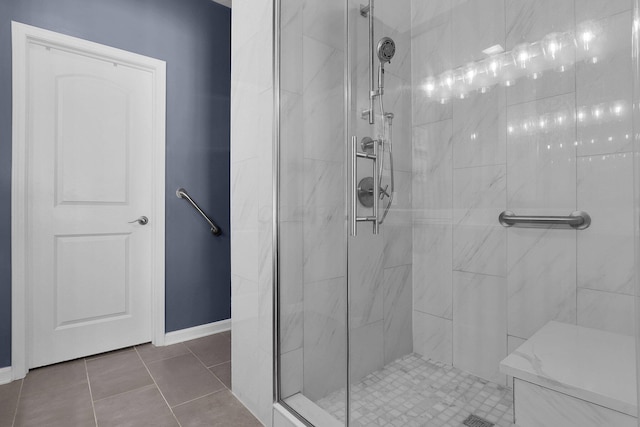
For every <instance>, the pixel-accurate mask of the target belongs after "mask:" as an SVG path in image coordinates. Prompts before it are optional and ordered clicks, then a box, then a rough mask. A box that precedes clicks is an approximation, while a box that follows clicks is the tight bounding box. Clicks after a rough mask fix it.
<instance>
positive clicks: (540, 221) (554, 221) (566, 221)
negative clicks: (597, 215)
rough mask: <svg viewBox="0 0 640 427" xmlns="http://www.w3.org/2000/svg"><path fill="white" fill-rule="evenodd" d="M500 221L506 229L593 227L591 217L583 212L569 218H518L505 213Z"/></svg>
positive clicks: (577, 228) (572, 214)
mask: <svg viewBox="0 0 640 427" xmlns="http://www.w3.org/2000/svg"><path fill="white" fill-rule="evenodd" d="M498 221H500V224H502V225H504V226H505V227H511V226H512V225H517V224H536V225H568V226H569V227H571V228H575V229H576V230H584V229H585V228H588V227H589V226H590V225H591V217H590V216H589V214H588V213H586V212H583V211H575V212H572V213H571V215H569V216H518V215H516V214H514V213H513V212H511V211H504V212H502V213H501V214H500V216H499V217H498Z"/></svg>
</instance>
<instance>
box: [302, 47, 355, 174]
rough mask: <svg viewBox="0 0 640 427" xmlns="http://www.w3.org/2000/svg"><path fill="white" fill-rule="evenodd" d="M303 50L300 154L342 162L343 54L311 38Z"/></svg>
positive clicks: (310, 157) (343, 150)
mask: <svg viewBox="0 0 640 427" xmlns="http://www.w3.org/2000/svg"><path fill="white" fill-rule="evenodd" d="M303 49H304V53H303V70H302V74H303V101H302V102H303V140H304V141H303V143H304V156H305V158H308V159H319V160H330V161H336V162H343V161H344V156H345V148H344V70H343V67H344V53H343V51H341V50H338V49H335V48H332V47H331V46H329V45H326V44H323V43H321V42H318V41H317V40H314V39H312V38H311V37H304V38H303Z"/></svg>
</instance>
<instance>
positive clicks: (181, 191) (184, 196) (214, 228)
mask: <svg viewBox="0 0 640 427" xmlns="http://www.w3.org/2000/svg"><path fill="white" fill-rule="evenodd" d="M176 196H178V198H180V199H185V200H186V201H188V202H189V203H191V206H193V207H194V208H195V209H196V210H197V211H198V212H200V215H202V217H203V218H204V219H205V220H206V221H207V222H208V223H209V226H210V227H211V233H213V235H214V236H219V235H221V234H222V230H220V227H218V226H217V225H216V223H215V222H213V221H211V220H210V219H209V217H208V216H207V214H206V213H204V211H203V210H202V209H200V206H198V204H197V203H196V202H194V201H193V199H192V198H191V197H190V196H189V194H188V193H187V190H185V189H184V188H178V189H177V190H176Z"/></svg>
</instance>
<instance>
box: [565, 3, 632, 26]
mask: <svg viewBox="0 0 640 427" xmlns="http://www.w3.org/2000/svg"><path fill="white" fill-rule="evenodd" d="M632 8H633V0H607V1H601V0H576V21H577V22H583V21H587V20H591V19H600V18H606V17H608V16H611V15H615V14H618V13H620V12H624V11H625V10H631V9H632Z"/></svg>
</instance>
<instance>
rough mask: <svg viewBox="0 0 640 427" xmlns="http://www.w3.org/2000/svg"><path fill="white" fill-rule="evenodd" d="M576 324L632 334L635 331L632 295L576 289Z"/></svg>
mask: <svg viewBox="0 0 640 427" xmlns="http://www.w3.org/2000/svg"><path fill="white" fill-rule="evenodd" d="M578 325H580V326H586V327H588V328H595V329H602V330H604V331H609V332H615V333H618V334H624V335H633V334H634V331H635V329H634V325H635V308H634V297H633V296H631V295H621V294H614V293H611V292H601V291H593V290H591V289H578Z"/></svg>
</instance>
